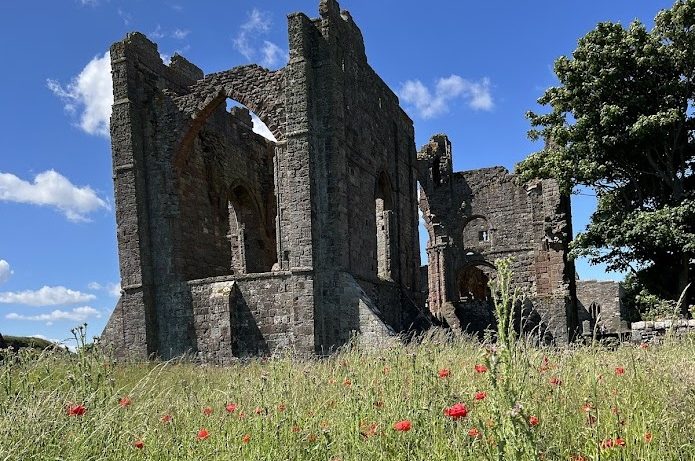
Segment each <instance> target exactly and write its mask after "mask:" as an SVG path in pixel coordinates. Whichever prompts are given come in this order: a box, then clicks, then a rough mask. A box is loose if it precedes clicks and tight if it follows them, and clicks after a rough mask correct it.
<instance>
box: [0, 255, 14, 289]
mask: <svg viewBox="0 0 695 461" xmlns="http://www.w3.org/2000/svg"><path fill="white" fill-rule="evenodd" d="M13 273H14V272H13V271H12V269H10V263H8V262H7V261H5V260H4V259H0V284H2V283H5V282H7V280H8V279H9V278H10V275H12V274H13Z"/></svg>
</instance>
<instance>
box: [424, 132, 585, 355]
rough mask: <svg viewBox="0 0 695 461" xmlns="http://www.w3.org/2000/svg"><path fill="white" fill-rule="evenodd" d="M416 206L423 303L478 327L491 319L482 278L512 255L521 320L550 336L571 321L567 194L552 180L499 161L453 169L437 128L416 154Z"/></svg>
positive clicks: (564, 334)
mask: <svg viewBox="0 0 695 461" xmlns="http://www.w3.org/2000/svg"><path fill="white" fill-rule="evenodd" d="M418 173H419V179H420V186H421V188H420V208H421V210H422V213H423V216H424V220H425V228H426V229H427V232H428V237H429V240H428V244H427V253H428V257H429V271H428V273H429V283H428V292H429V293H428V306H429V309H430V311H431V312H432V313H433V314H434V315H435V316H438V317H440V318H443V319H444V320H446V321H447V323H449V325H450V326H451V325H460V327H461V328H463V329H467V330H469V331H473V332H480V331H481V330H484V329H485V328H488V327H490V326H493V325H494V316H493V314H492V302H491V294H490V292H489V288H488V287H487V282H488V280H490V279H492V278H494V277H495V268H494V261H495V260H496V259H498V258H506V257H513V258H514V262H513V264H512V271H513V287H515V288H519V289H521V290H523V291H525V292H526V293H527V294H528V295H529V297H530V300H531V303H530V304H528V303H527V305H526V306H525V307H526V309H525V310H524V315H525V316H527V320H528V321H529V323H528V324H527V326H528V327H536V326H539V327H541V329H542V331H543V332H544V333H545V334H547V335H551V336H552V337H553V338H554V339H555V340H556V341H559V342H566V341H568V340H569V339H571V338H572V336H573V335H574V333H575V330H576V327H577V320H576V304H575V303H576V300H575V296H576V295H575V286H574V278H575V275H574V265H573V264H572V263H571V262H569V261H568V260H567V249H568V244H569V241H570V240H571V236H572V231H571V219H570V206H569V198H568V197H565V196H562V195H561V194H560V192H559V189H558V187H557V184H556V183H555V182H554V181H552V180H543V181H537V182H534V183H532V184H519V183H518V181H517V180H516V178H515V177H514V175H511V174H509V172H507V170H506V169H504V168H502V167H493V168H485V169H481V170H474V171H464V172H453V171H452V150H451V143H450V142H449V140H448V138H447V137H446V136H445V135H436V136H434V137H432V139H431V140H430V142H429V143H428V144H427V145H425V146H424V147H423V148H422V149H421V150H420V152H419V153H418Z"/></svg>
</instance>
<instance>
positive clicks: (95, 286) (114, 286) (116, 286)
mask: <svg viewBox="0 0 695 461" xmlns="http://www.w3.org/2000/svg"><path fill="white" fill-rule="evenodd" d="M87 287H88V288H89V289H90V290H94V291H102V290H103V291H106V292H107V293H108V294H109V295H110V296H113V297H114V298H118V297H119V296H121V284H120V283H113V282H109V283H107V284H103V285H102V284H101V283H99V282H91V283H90V284H89V285H87Z"/></svg>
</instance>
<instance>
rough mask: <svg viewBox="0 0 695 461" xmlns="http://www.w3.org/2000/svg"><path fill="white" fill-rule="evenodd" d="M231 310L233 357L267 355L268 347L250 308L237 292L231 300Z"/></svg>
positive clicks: (268, 353)
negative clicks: (232, 307)
mask: <svg viewBox="0 0 695 461" xmlns="http://www.w3.org/2000/svg"><path fill="white" fill-rule="evenodd" d="M231 302H232V303H233V304H232V305H233V306H234V309H233V311H232V355H234V357H242V358H243V357H253V356H268V355H270V348H269V347H268V343H267V342H266V340H265V338H264V336H263V333H262V332H261V329H260V328H259V327H258V323H256V318H255V317H254V315H253V313H252V312H251V309H250V308H249V306H248V304H247V303H246V300H245V299H244V297H243V296H242V295H241V294H240V293H239V294H238V295H237V296H234V299H233V300H232V301H231Z"/></svg>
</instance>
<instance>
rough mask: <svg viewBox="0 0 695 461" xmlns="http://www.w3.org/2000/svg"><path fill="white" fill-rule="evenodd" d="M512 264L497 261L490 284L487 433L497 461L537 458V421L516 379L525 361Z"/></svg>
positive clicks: (525, 363)
mask: <svg viewBox="0 0 695 461" xmlns="http://www.w3.org/2000/svg"><path fill="white" fill-rule="evenodd" d="M512 262H513V260H512V259H511V258H506V259H499V260H497V261H496V266H497V277H496V278H495V279H494V280H492V281H491V282H490V288H491V289H492V293H493V300H494V304H495V316H496V318H497V342H496V343H495V344H494V345H491V346H490V347H489V352H488V354H487V356H486V363H487V366H488V368H489V370H490V372H489V374H488V377H489V380H490V385H491V387H492V389H493V392H492V394H493V395H494V396H495V399H494V402H495V405H494V406H493V408H492V412H493V420H494V424H493V425H492V427H491V432H492V435H493V438H494V440H495V442H496V444H497V459H498V460H524V461H525V460H535V459H538V453H537V450H536V443H535V441H534V438H535V437H534V432H533V427H534V426H535V425H537V424H538V418H537V417H536V416H534V415H530V414H528V412H527V409H526V405H525V404H524V402H523V395H522V393H523V389H524V386H523V384H524V383H523V380H522V381H521V382H520V378H522V377H523V376H524V375H525V373H524V371H523V370H524V368H527V367H528V360H527V359H526V356H525V354H524V353H523V350H522V347H521V344H520V342H519V341H518V338H517V334H516V331H515V330H514V312H515V310H516V307H517V306H518V305H520V303H521V302H522V301H523V296H522V295H521V292H520V291H519V290H518V288H515V289H512V288H511V281H512V270H511V263H512ZM522 379H523V378H522Z"/></svg>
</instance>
